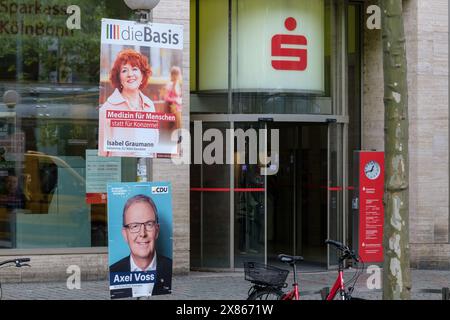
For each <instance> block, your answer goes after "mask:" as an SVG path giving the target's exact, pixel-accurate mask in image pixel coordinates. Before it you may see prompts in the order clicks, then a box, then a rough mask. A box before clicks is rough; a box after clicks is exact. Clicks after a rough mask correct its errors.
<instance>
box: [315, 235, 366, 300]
mask: <svg viewBox="0 0 450 320" xmlns="http://www.w3.org/2000/svg"><path fill="white" fill-rule="evenodd" d="M325 243H326V244H329V245H332V246H334V247H336V248H337V249H338V250H339V251H341V252H342V253H341V256H340V257H339V265H338V276H337V279H336V281H335V282H334V284H333V287H332V288H331V291H330V292H329V293H324V294H323V297H322V298H323V299H324V300H333V299H334V298H335V297H336V295H337V293H338V292H339V295H340V298H341V300H356V299H357V298H353V297H352V293H353V290H354V289H355V285H356V282H357V281H358V279H359V277H360V276H361V274H362V272H363V270H364V262H363V261H362V259H361V257H358V256H357V255H356V254H355V252H354V251H353V250H351V249H350V248H349V247H348V246H346V245H344V244H342V243H340V242H338V241H334V240H326V241H325ZM347 259H352V260H354V261H355V262H361V264H362V268H360V271H358V272H356V273H355V275H354V276H353V278H351V279H350V280H349V281H347V282H344V262H345V260H347ZM352 282H353V285H352V286H348V288H346V284H348V283H352Z"/></svg>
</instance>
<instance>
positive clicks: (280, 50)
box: [272, 17, 308, 71]
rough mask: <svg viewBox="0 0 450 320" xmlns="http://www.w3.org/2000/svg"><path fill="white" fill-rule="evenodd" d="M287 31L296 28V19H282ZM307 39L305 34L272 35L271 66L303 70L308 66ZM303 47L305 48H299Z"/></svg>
mask: <svg viewBox="0 0 450 320" xmlns="http://www.w3.org/2000/svg"><path fill="white" fill-rule="evenodd" d="M284 26H285V28H286V29H287V30H288V31H294V30H295V29H296V28H297V20H295V19H294V18H292V17H289V18H287V19H286V20H285V21H284ZM307 44H308V40H307V39H306V37H305V36H301V35H294V34H276V35H274V36H273V37H272V57H273V59H272V67H273V68H274V69H275V70H289V71H304V70H306V68H307V67H308V51H307V49H306V45H307ZM301 47H305V48H301Z"/></svg>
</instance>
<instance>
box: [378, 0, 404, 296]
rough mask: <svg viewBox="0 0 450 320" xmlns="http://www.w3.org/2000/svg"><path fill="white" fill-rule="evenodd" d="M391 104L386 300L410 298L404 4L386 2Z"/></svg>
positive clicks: (386, 91) (386, 74) (385, 59)
mask: <svg viewBox="0 0 450 320" xmlns="http://www.w3.org/2000/svg"><path fill="white" fill-rule="evenodd" d="M380 4H381V13H382V32H383V70H384V105H385V117H384V121H385V163H386V175H385V198H384V203H385V222H384V239H383V241H384V244H383V245H384V265H383V267H384V268H383V270H384V271H383V299H389V300H392V299H396V300H399V299H410V298H411V272H410V253H409V194H408V192H409V190H408V189H409V160H408V86H407V65H406V43H405V31H404V26H403V8H402V0H380Z"/></svg>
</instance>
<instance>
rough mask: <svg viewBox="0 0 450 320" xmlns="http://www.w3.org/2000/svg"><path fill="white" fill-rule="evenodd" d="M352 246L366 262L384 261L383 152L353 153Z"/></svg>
mask: <svg viewBox="0 0 450 320" xmlns="http://www.w3.org/2000/svg"><path fill="white" fill-rule="evenodd" d="M354 160H355V162H354V163H355V170H357V172H355V175H354V177H355V189H354V192H355V194H354V196H353V201H352V208H353V246H354V247H355V249H356V250H357V252H358V254H359V255H360V256H361V258H362V260H363V261H364V262H365V263H367V262H370V263H381V262H383V224H384V206H383V194H384V152H377V151H355V153H354Z"/></svg>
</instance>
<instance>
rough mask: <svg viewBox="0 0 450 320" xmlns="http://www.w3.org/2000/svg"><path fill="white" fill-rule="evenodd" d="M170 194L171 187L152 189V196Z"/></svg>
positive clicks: (155, 187)
mask: <svg viewBox="0 0 450 320" xmlns="http://www.w3.org/2000/svg"><path fill="white" fill-rule="evenodd" d="M163 193H169V187H167V186H154V187H152V194H163Z"/></svg>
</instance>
